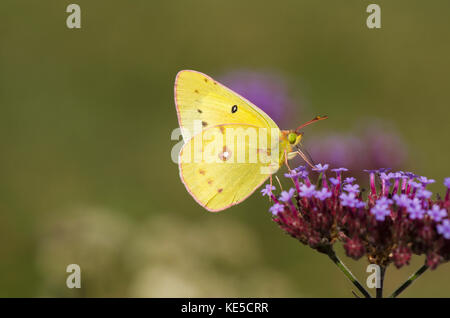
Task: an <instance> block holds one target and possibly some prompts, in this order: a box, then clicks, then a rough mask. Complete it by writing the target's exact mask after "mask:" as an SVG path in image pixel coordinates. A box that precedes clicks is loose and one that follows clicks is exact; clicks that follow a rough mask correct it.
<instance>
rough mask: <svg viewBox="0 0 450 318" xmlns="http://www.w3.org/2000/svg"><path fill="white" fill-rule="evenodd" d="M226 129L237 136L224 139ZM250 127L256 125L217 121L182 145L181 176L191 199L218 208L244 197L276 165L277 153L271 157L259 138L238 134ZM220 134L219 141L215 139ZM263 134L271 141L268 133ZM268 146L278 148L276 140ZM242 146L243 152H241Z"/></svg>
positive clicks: (265, 177) (247, 131)
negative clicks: (219, 122) (217, 122)
mask: <svg viewBox="0 0 450 318" xmlns="http://www.w3.org/2000/svg"><path fill="white" fill-rule="evenodd" d="M229 129H232V130H231V131H232V132H233V133H235V134H236V136H237V137H238V138H232V140H234V143H232V142H230V139H227V136H228V137H229V136H230V130H229ZM252 129H254V130H256V129H257V128H256V127H254V126H252V125H240V124H226V125H218V126H215V127H210V128H207V129H205V130H203V131H202V133H200V134H198V135H196V136H194V137H193V138H192V139H190V140H189V141H188V142H187V143H186V144H185V145H184V146H183V148H182V150H181V152H180V157H179V167H180V176H181V179H182V181H183V183H184V185H185V186H186V188H187V190H188V191H189V193H190V194H191V195H192V196H193V197H194V199H195V200H196V201H197V202H198V203H199V204H201V205H202V206H203V207H205V208H206V209H207V210H209V211H221V210H224V209H226V208H228V207H230V206H232V205H235V204H238V203H239V202H241V201H243V200H245V199H246V198H247V197H248V196H249V195H250V194H252V193H253V192H254V191H255V190H256V189H257V188H258V187H259V186H261V184H262V183H264V182H265V181H266V180H267V178H268V177H269V176H270V174H272V173H274V172H275V171H276V170H277V169H278V168H279V165H280V164H279V161H278V154H276V155H275V156H274V157H273V158H270V155H271V152H270V151H268V150H267V149H268V147H267V144H265V143H264V142H263V143H261V139H260V138H256V139H255V138H240V137H242V136H249V135H250V134H251V133H253V132H252ZM211 136H214V137H215V138H219V139H214V138H211ZM220 138H221V142H218V143H217V140H220ZM264 138H267V139H265V140H268V144H269V145H271V144H270V136H266V137H264ZM199 145H201V147H200V146H199ZM261 145H263V146H261ZM258 147H260V148H258ZM270 147H271V148H273V149H274V152H275V151H276V149H278V145H277V144H276V143H274V145H271V146H270ZM242 149H244V152H245V154H244V155H242V156H241V154H242ZM255 153H256V156H254V154H255ZM255 157H256V160H255ZM243 159H244V160H243ZM271 159H272V160H271ZM242 161H244V162H242Z"/></svg>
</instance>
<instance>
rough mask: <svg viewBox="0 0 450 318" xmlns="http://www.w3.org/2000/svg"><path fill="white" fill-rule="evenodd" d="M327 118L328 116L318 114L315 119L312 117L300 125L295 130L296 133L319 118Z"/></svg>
mask: <svg viewBox="0 0 450 318" xmlns="http://www.w3.org/2000/svg"><path fill="white" fill-rule="evenodd" d="M327 118H328V116H316V117H314V118H313V119H311V120H310V121H307V122H306V123H304V124H303V125H300V126H298V127H297V129H296V130H295V133H297V134H298V133H299V130H300V129H302V128H303V127H306V126H308V125H311V124H313V123H315V122H317V121H319V120H324V119H327Z"/></svg>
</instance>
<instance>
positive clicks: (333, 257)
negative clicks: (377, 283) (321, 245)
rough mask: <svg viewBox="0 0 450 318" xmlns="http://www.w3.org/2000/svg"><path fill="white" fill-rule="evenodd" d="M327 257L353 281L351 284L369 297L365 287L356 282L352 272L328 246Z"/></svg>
mask: <svg viewBox="0 0 450 318" xmlns="http://www.w3.org/2000/svg"><path fill="white" fill-rule="evenodd" d="M326 254H327V255H328V257H329V258H330V259H331V260H332V261H333V263H335V264H336V266H337V267H339V269H340V270H341V271H342V272H343V273H344V275H345V276H347V278H348V279H349V280H350V281H351V282H352V283H353V285H355V286H356V288H358V290H359V291H360V292H361V293H362V294H363V295H364V297H366V298H371V297H370V294H369V293H368V292H367V290H365V288H364V287H363V286H362V285H361V284H360V283H359V282H358V280H357V279H356V277H355V276H354V275H353V274H352V272H351V271H350V270H349V269H348V268H347V266H345V265H344V263H342V261H341V260H340V259H339V258H338V257H337V255H336V253H335V252H334V250H333V249H332V248H331V247H330V249H329V250H328V251H327V253H326Z"/></svg>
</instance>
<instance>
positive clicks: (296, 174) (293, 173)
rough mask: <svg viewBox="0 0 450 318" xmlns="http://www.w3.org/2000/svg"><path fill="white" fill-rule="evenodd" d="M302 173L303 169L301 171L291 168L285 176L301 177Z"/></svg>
mask: <svg viewBox="0 0 450 318" xmlns="http://www.w3.org/2000/svg"><path fill="white" fill-rule="evenodd" d="M301 174H302V172H301V171H300V172H299V171H297V170H295V169H294V170H291V171H289V172H287V173H285V174H284V176H285V177H286V178H298V177H300V175H301Z"/></svg>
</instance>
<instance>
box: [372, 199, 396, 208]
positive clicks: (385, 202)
mask: <svg viewBox="0 0 450 318" xmlns="http://www.w3.org/2000/svg"><path fill="white" fill-rule="evenodd" d="M392 202H393V201H392V200H391V199H388V198H386V197H381V198H379V199H378V200H377V202H376V203H375V204H376V205H386V206H388V205H390V204H392Z"/></svg>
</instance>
